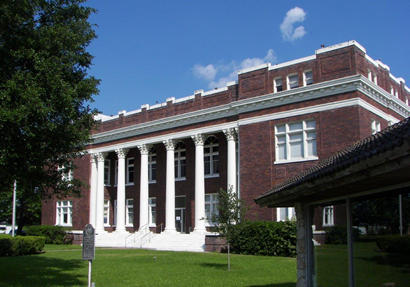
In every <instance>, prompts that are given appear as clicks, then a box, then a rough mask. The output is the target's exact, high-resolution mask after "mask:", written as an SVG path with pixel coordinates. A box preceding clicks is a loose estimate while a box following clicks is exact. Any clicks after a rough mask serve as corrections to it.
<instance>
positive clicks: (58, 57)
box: [0, 0, 99, 230]
mask: <svg viewBox="0 0 410 287" xmlns="http://www.w3.org/2000/svg"><path fill="white" fill-rule="evenodd" d="M84 2H85V0H25V1H19V0H9V1H2V2H1V4H0V15H1V17H0V134H1V136H2V138H1V140H0V192H6V193H10V192H11V190H12V185H13V182H14V181H15V180H16V181H17V187H18V194H19V195H20V197H19V200H18V203H19V211H18V214H17V221H18V225H19V230H21V229H22V227H23V225H24V224H25V222H26V221H27V215H29V214H28V211H29V210H30V206H32V203H33V201H37V203H38V202H39V198H41V197H39V196H36V194H40V196H44V195H45V194H47V193H49V192H52V193H54V194H57V195H59V196H65V195H67V194H69V193H76V192H77V193H78V192H79V188H80V186H81V183H80V182H78V181H76V180H70V181H68V180H64V178H63V174H65V173H67V172H68V171H69V170H71V169H72V168H73V163H72V160H73V159H74V158H76V157H78V156H79V155H81V151H82V150H83V149H84V146H85V145H86V144H87V143H88V142H89V140H90V136H89V135H90V130H91V129H92V128H93V126H94V124H95V122H94V119H93V115H94V114H95V113H96V111H95V110H93V109H92V108H91V107H90V103H91V102H92V101H93V95H96V94H97V93H98V89H97V86H98V83H99V80H97V79H95V78H94V77H92V76H89V75H88V74H87V70H88V68H89V67H90V65H91V60H92V56H91V55H90V54H89V53H88V52H87V51H86V48H87V46H88V45H89V44H90V42H91V40H92V39H94V38H95V37H96V35H95V32H94V30H93V28H92V25H91V24H90V23H89V22H88V17H89V16H90V14H91V13H93V12H94V9H92V8H90V7H86V6H84ZM59 167H60V168H59ZM1 198H7V196H2V197H1ZM27 199H29V200H27ZM10 204H11V203H10ZM37 210H38V209H37Z"/></svg>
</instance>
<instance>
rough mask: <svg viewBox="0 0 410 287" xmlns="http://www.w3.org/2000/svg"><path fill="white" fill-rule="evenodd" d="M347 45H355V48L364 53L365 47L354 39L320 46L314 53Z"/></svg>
mask: <svg viewBox="0 0 410 287" xmlns="http://www.w3.org/2000/svg"><path fill="white" fill-rule="evenodd" d="M349 46H356V47H357V48H359V49H360V50H362V51H363V52H364V53H366V49H365V48H364V47H363V46H362V45H360V44H359V43H358V42H357V41H355V40H351V41H347V42H343V43H339V44H335V45H332V46H328V47H324V48H320V49H318V50H316V51H315V53H316V55H317V54H322V53H326V52H329V51H333V50H338V49H342V48H345V47H349Z"/></svg>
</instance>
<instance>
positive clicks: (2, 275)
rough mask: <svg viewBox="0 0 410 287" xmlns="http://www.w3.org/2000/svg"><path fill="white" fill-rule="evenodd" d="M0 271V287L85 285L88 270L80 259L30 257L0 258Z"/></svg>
mask: <svg viewBox="0 0 410 287" xmlns="http://www.w3.org/2000/svg"><path fill="white" fill-rule="evenodd" d="M81 269H83V270H84V275H79V274H78V273H79V272H81ZM0 270H1V271H0V286H55V285H58V286H74V285H84V283H86V277H87V275H86V274H87V271H86V270H88V269H87V267H86V265H84V263H83V261H82V260H80V259H78V260H77V259H58V258H49V257H44V256H38V255H31V256H16V257H0Z"/></svg>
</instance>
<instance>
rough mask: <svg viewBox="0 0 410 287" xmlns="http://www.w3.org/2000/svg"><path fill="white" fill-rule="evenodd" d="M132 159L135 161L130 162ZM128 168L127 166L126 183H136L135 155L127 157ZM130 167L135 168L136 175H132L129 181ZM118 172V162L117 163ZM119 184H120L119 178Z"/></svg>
mask: <svg viewBox="0 0 410 287" xmlns="http://www.w3.org/2000/svg"><path fill="white" fill-rule="evenodd" d="M131 160H134V163H130V161H131ZM126 163H127V164H126V168H125V176H126V178H125V185H134V177H135V159H134V158H133V157H129V158H127V161H126ZM130 167H132V169H133V173H134V176H133V177H132V181H129V173H130ZM117 174H118V164H117ZM117 177H118V176H117ZM117 184H118V179H117Z"/></svg>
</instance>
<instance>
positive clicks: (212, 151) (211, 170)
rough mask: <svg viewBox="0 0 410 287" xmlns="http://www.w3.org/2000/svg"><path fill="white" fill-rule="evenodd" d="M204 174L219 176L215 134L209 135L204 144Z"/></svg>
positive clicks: (217, 146)
mask: <svg viewBox="0 0 410 287" xmlns="http://www.w3.org/2000/svg"><path fill="white" fill-rule="evenodd" d="M204 164H205V176H207V177H213V176H219V144H218V140H217V138H216V137H215V136H210V137H208V138H207V140H206V141H205V146H204Z"/></svg>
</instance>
